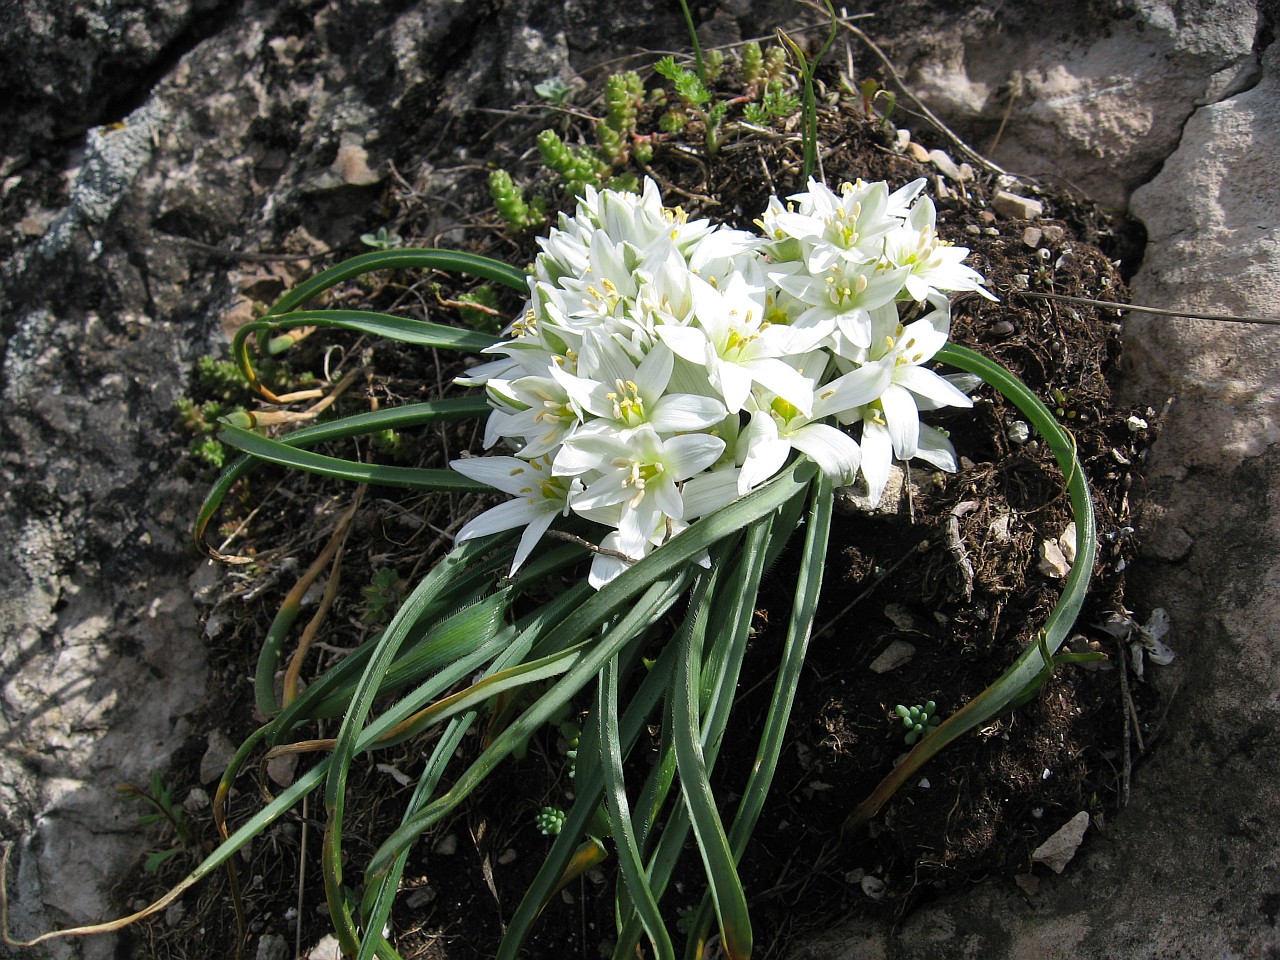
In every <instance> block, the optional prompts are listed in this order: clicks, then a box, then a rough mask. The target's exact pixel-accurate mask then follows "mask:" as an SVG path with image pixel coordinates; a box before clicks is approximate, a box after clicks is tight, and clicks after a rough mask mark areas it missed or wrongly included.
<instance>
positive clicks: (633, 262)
mask: <svg viewBox="0 0 1280 960" xmlns="http://www.w3.org/2000/svg"><path fill="white" fill-rule="evenodd" d="M923 185H924V181H923V180H917V181H915V182H913V183H911V184H908V185H907V186H905V187H903V188H901V189H899V190H896V191H893V192H890V191H889V188H888V186H887V185H886V184H884V183H864V182H862V181H858V182H857V183H853V184H842V185H841V187H840V189H839V191H838V193H837V192H835V191H832V190H830V189H829V188H827V187H826V186H824V185H822V184H820V183H817V182H816V181H813V180H810V181H809V184H808V190H807V191H806V192H804V193H798V194H795V195H794V196H792V197H791V198H790V200H789V202H788V203H787V205H786V206H783V204H782V203H781V202H780V201H778V200H776V199H774V200H771V201H770V203H769V207H768V209H767V210H766V211H765V212H764V214H763V215H762V219H761V220H760V221H759V223H760V225H761V228H762V229H763V230H764V231H765V232H766V236H765V237H764V238H761V237H758V236H755V235H752V234H748V233H745V232H743V231H740V230H732V229H729V228H727V227H725V226H722V225H714V224H711V223H710V222H708V221H706V220H693V221H691V220H689V218H688V217H687V216H686V215H685V213H684V212H683V211H682V210H680V209H679V208H667V207H664V206H663V205H662V198H661V196H660V194H659V192H658V188H657V186H656V185H655V184H654V183H653V182H652V181H649V180H646V181H645V184H644V188H643V191H642V193H641V194H639V195H636V194H628V193H619V192H616V191H612V190H596V189H594V188H590V187H588V188H586V189H585V190H584V193H583V196H582V197H581V198H580V199H579V201H578V203H577V207H576V209H575V211H574V213H573V215H572V216H568V215H565V214H562V215H561V216H560V218H559V223H558V225H557V226H556V228H555V229H553V230H552V231H551V233H550V235H549V236H548V237H547V238H546V239H544V240H541V241H539V242H540V245H541V248H542V249H541V252H540V253H539V254H538V257H537V259H536V261H535V263H534V268H533V271H532V275H531V277H530V281H529V299H528V301H527V303H526V304H525V306H524V308H523V310H522V313H521V315H520V317H519V319H517V320H516V321H514V322H513V323H512V324H511V326H510V328H509V330H508V337H509V339H507V340H505V341H503V342H501V343H498V344H495V345H494V346H492V347H490V348H488V349H487V350H486V351H485V353H486V354H488V355H489V356H490V357H491V358H492V359H490V360H489V361H488V362H486V363H483V364H481V365H479V366H477V367H475V368H474V369H472V370H471V371H470V373H469V374H468V375H467V376H466V377H465V378H460V379H459V383H462V384H467V385H473V386H482V387H484V388H485V391H486V393H487V395H488V398H489V401H490V405H491V406H492V407H493V411H492V413H491V414H490V416H489V420H488V423H487V424H486V426H485V445H486V447H490V446H493V445H494V444H496V443H498V442H499V441H506V442H507V444H508V445H509V446H510V447H512V448H513V449H514V450H515V451H516V452H517V454H518V456H517V457H491V458H484V459H473V460H463V461H457V462H455V464H454V466H455V468H456V469H458V470H459V471H460V472H462V473H465V474H466V475H467V476H470V477H473V478H475V479H479V480H483V481H485V482H488V483H490V484H491V485H492V486H494V487H495V488H497V489H499V490H503V491H505V492H507V493H509V494H511V495H513V496H514V497H515V498H516V499H515V500H513V501H511V502H510V503H506V504H502V505H500V506H498V507H494V508H493V509H491V510H489V511H487V512H485V513H484V514H482V515H480V516H479V517H477V518H475V520H473V521H471V522H470V523H468V524H467V525H466V526H465V527H464V528H463V530H462V532H461V533H460V534H459V539H467V538H469V537H473V536H479V535H481V534H483V533H492V532H497V531H499V530H506V529H510V528H513V527H517V526H523V527H524V528H525V531H524V534H523V535H522V537H521V540H520V545H519V547H518V548H517V551H516V558H515V563H514V564H513V567H512V570H513V572H514V570H515V569H517V568H518V567H519V566H520V564H522V563H523V562H524V561H525V559H526V558H527V557H528V555H529V552H530V551H531V550H532V549H533V546H534V544H535V543H536V542H537V540H538V539H539V538H540V537H541V536H542V535H543V534H544V533H545V532H546V530H547V529H548V527H549V525H550V524H551V523H552V522H553V521H554V520H555V518H556V517H557V516H562V515H565V514H567V512H568V511H570V510H572V511H573V512H574V513H576V514H578V515H579V516H581V517H583V518H585V519H586V520H588V521H590V522H592V523H595V524H599V525H600V526H601V527H602V528H603V533H602V534H601V535H600V539H599V544H600V545H599V547H598V548H597V552H596V556H595V557H594V559H593V561H592V564H591V573H590V577H589V579H590V582H591V583H592V584H593V585H594V586H596V587H597V588H598V587H600V586H602V585H603V584H605V583H607V582H609V581H610V580H612V579H613V578H614V577H616V576H618V575H619V574H620V573H621V572H622V571H623V570H625V569H626V567H627V565H628V564H630V563H632V562H634V561H636V560H639V559H640V558H642V557H644V556H645V555H647V554H648V553H649V552H650V551H652V550H653V549H655V548H656V547H658V546H661V545H662V544H663V543H665V542H667V540H669V539H670V538H671V537H673V536H677V535H679V534H680V532H681V531H682V530H684V529H685V528H686V527H687V526H688V524H689V523H690V522H692V521H694V520H696V519H697V518H698V517H701V516H703V515H705V514H707V513H710V512H712V511H714V510H717V509H719V508H721V507H723V506H725V505H727V504H729V503H731V502H732V501H733V500H734V499H735V498H736V497H738V496H740V495H742V494H745V493H747V492H748V491H750V490H752V489H754V488H755V487H757V486H759V485H760V484H762V483H764V482H766V481H767V480H769V479H770V478H771V477H773V476H775V475H776V474H777V473H778V471H780V470H781V469H782V468H783V467H784V466H785V464H786V463H787V461H788V460H789V459H790V458H791V457H792V456H794V455H795V453H796V452H800V453H803V454H805V455H806V456H808V457H810V458H811V459H813V460H814V461H815V462H816V463H817V464H818V466H819V467H820V468H821V469H822V470H823V471H824V472H825V473H826V474H827V475H829V476H830V477H831V478H832V479H833V480H835V481H837V482H841V483H843V482H848V481H849V480H851V479H852V478H853V476H854V475H855V474H856V473H857V472H858V471H859V470H861V471H862V473H863V475H864V476H866V477H867V480H868V483H869V484H870V486H871V488H872V492H873V498H875V499H878V498H879V496H880V493H881V491H882V490H883V487H884V481H885V478H886V477H887V475H888V470H889V465H890V464H891V463H892V461H893V459H894V458H895V457H896V458H899V459H907V458H910V457H921V458H923V459H926V460H928V461H930V462H931V463H934V464H936V465H937V466H939V467H941V468H943V469H950V470H954V469H955V451H954V450H953V449H952V447H951V444H950V441H948V440H947V438H946V436H945V435H944V434H942V433H941V432H940V431H938V430H934V429H933V428H931V427H928V426H924V425H922V424H921V423H920V412H921V411H922V410H930V409H935V408H937V407H940V406H967V405H969V404H970V401H969V399H968V397H967V396H966V395H965V393H964V391H963V390H962V389H960V388H959V387H958V386H957V385H956V384H955V383H953V382H952V381H951V380H949V379H947V378H943V377H940V376H939V375H937V374H935V373H934V372H932V371H931V370H929V369H928V368H927V367H926V366H925V364H927V363H928V362H929V361H930V360H931V359H932V358H933V356H934V355H935V354H936V353H937V351H938V350H939V349H940V348H941V347H942V345H943V344H945V343H946V340H947V334H948V331H949V322H950V318H949V313H948V307H947V303H946V299H945V295H944V292H945V291H956V290H976V291H978V292H980V293H983V294H984V295H989V294H987V293H986V291H985V290H983V289H982V287H981V282H982V278H981V277H980V276H979V275H978V274H977V273H976V272H974V271H973V270H972V269H970V268H969V267H966V266H964V265H963V264H962V263H961V261H962V260H963V258H964V256H965V254H966V253H967V251H966V250H965V249H964V248H963V247H951V246H948V245H946V244H945V243H943V242H942V241H940V240H939V239H938V237H937V233H936V223H935V219H936V212H935V210H934V208H933V204H932V203H931V202H930V201H929V200H928V199H927V198H920V199H917V198H918V197H919V195H920V192H921V189H922V188H923ZM919 303H923V304H926V305H927V309H928V310H929V311H930V312H928V313H927V314H926V315H925V316H924V317H923V318H921V319H919V320H915V321H914V322H911V323H905V324H904V323H903V322H901V320H900V318H903V319H909V318H910V317H911V316H913V315H914V314H915V313H916V312H918V310H919V309H920V308H919V307H918V306H917V304H919ZM828 371H832V372H831V373H829V372H828ZM824 421H825V422H824ZM831 421H835V423H838V424H845V425H848V424H855V423H856V424H860V425H861V427H862V435H861V444H859V443H858V442H857V441H855V440H854V439H853V438H852V437H850V436H849V435H847V434H846V433H845V432H844V431H843V430H841V429H840V428H839V427H838V426H835V425H833V423H832V422H831ZM701 562H705V558H704V560H703V561H701Z"/></svg>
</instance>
